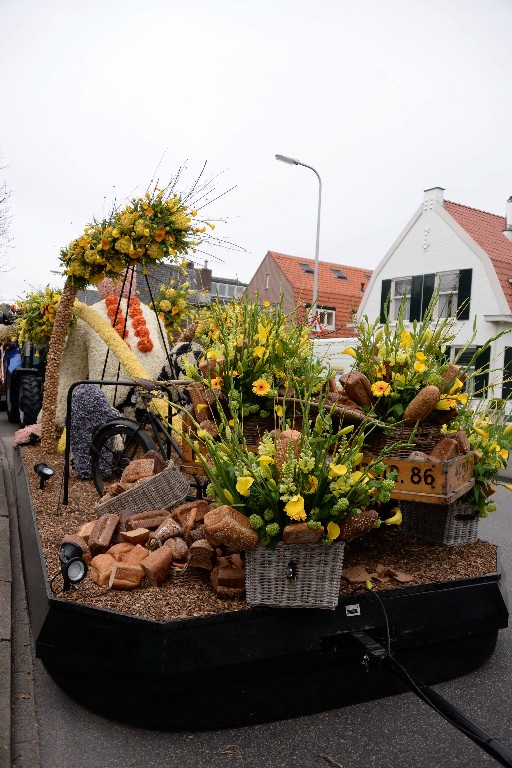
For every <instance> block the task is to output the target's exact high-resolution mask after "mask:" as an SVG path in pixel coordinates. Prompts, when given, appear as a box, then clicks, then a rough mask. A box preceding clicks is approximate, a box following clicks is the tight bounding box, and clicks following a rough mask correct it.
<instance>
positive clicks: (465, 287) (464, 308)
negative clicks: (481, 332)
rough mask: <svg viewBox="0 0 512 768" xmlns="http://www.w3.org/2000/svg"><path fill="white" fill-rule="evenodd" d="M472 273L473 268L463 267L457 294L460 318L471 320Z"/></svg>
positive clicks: (458, 315)
mask: <svg viewBox="0 0 512 768" xmlns="http://www.w3.org/2000/svg"><path fill="white" fill-rule="evenodd" d="M472 274H473V270H472V269H461V270H460V272H459V292H458V294H457V317H458V319H459V320H469V303H470V300H471V278H472Z"/></svg>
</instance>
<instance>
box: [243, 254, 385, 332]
mask: <svg viewBox="0 0 512 768" xmlns="http://www.w3.org/2000/svg"><path fill="white" fill-rule="evenodd" d="M314 267H315V262H314V259H299V258H297V257H296V256H287V255H286V254H284V253H276V252H275V251H268V252H267V254H266V256H265V257H264V259H263V261H262V262H261V264H260V265H259V267H258V269H257V270H256V272H255V273H254V275H253V277H252V279H251V281H250V282H249V285H248V286H247V291H248V293H249V295H251V296H254V294H255V293H256V292H258V293H259V295H260V298H261V299H263V300H267V301H269V302H270V303H271V304H277V303H278V302H279V300H280V298H281V295H282V296H283V298H284V307H285V311H287V312H290V311H291V310H293V309H294V308H295V307H298V308H299V309H298V315H299V316H301V317H304V316H305V314H306V313H307V311H308V309H309V308H310V307H311V302H312V299H313V275H314ZM371 275H372V271H371V270H370V269H363V268H361V267H349V266H346V265H344V264H336V263H331V262H327V261H320V262H319V264H318V303H317V306H318V318H319V322H320V325H321V327H322V333H321V335H322V336H324V337H327V338H333V337H337V336H353V335H354V328H353V327H351V323H352V320H353V316H354V314H355V312H356V311H357V308H358V306H359V302H360V301H361V298H362V297H363V295H364V292H365V290H366V288H367V286H368V282H369V280H370V278H371Z"/></svg>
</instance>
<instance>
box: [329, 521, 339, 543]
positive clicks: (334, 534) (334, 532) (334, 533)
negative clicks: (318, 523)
mask: <svg viewBox="0 0 512 768" xmlns="http://www.w3.org/2000/svg"><path fill="white" fill-rule="evenodd" d="M340 533H341V531H340V527H339V525H338V524H337V523H334V522H333V521H332V520H331V521H330V522H329V523H328V524H327V535H328V537H329V538H330V539H332V540H333V541H335V540H336V539H337V538H338V536H339V535H340Z"/></svg>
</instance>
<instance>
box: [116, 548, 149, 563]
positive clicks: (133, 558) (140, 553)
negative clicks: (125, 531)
mask: <svg viewBox="0 0 512 768" xmlns="http://www.w3.org/2000/svg"><path fill="white" fill-rule="evenodd" d="M148 555H149V552H148V550H147V549H146V548H145V547H143V546H142V544H136V545H135V546H134V547H133V548H132V549H131V550H130V551H129V552H126V553H125V554H124V555H123V556H122V558H121V561H122V562H123V563H142V561H143V560H145V559H146V557H147V556H148Z"/></svg>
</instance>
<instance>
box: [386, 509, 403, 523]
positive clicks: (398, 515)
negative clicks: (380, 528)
mask: <svg viewBox="0 0 512 768" xmlns="http://www.w3.org/2000/svg"><path fill="white" fill-rule="evenodd" d="M384 522H385V523H386V525H400V523H401V522H402V513H401V511H400V509H399V508H398V507H396V508H395V514H394V515H393V517H388V519H387V520H384Z"/></svg>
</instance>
